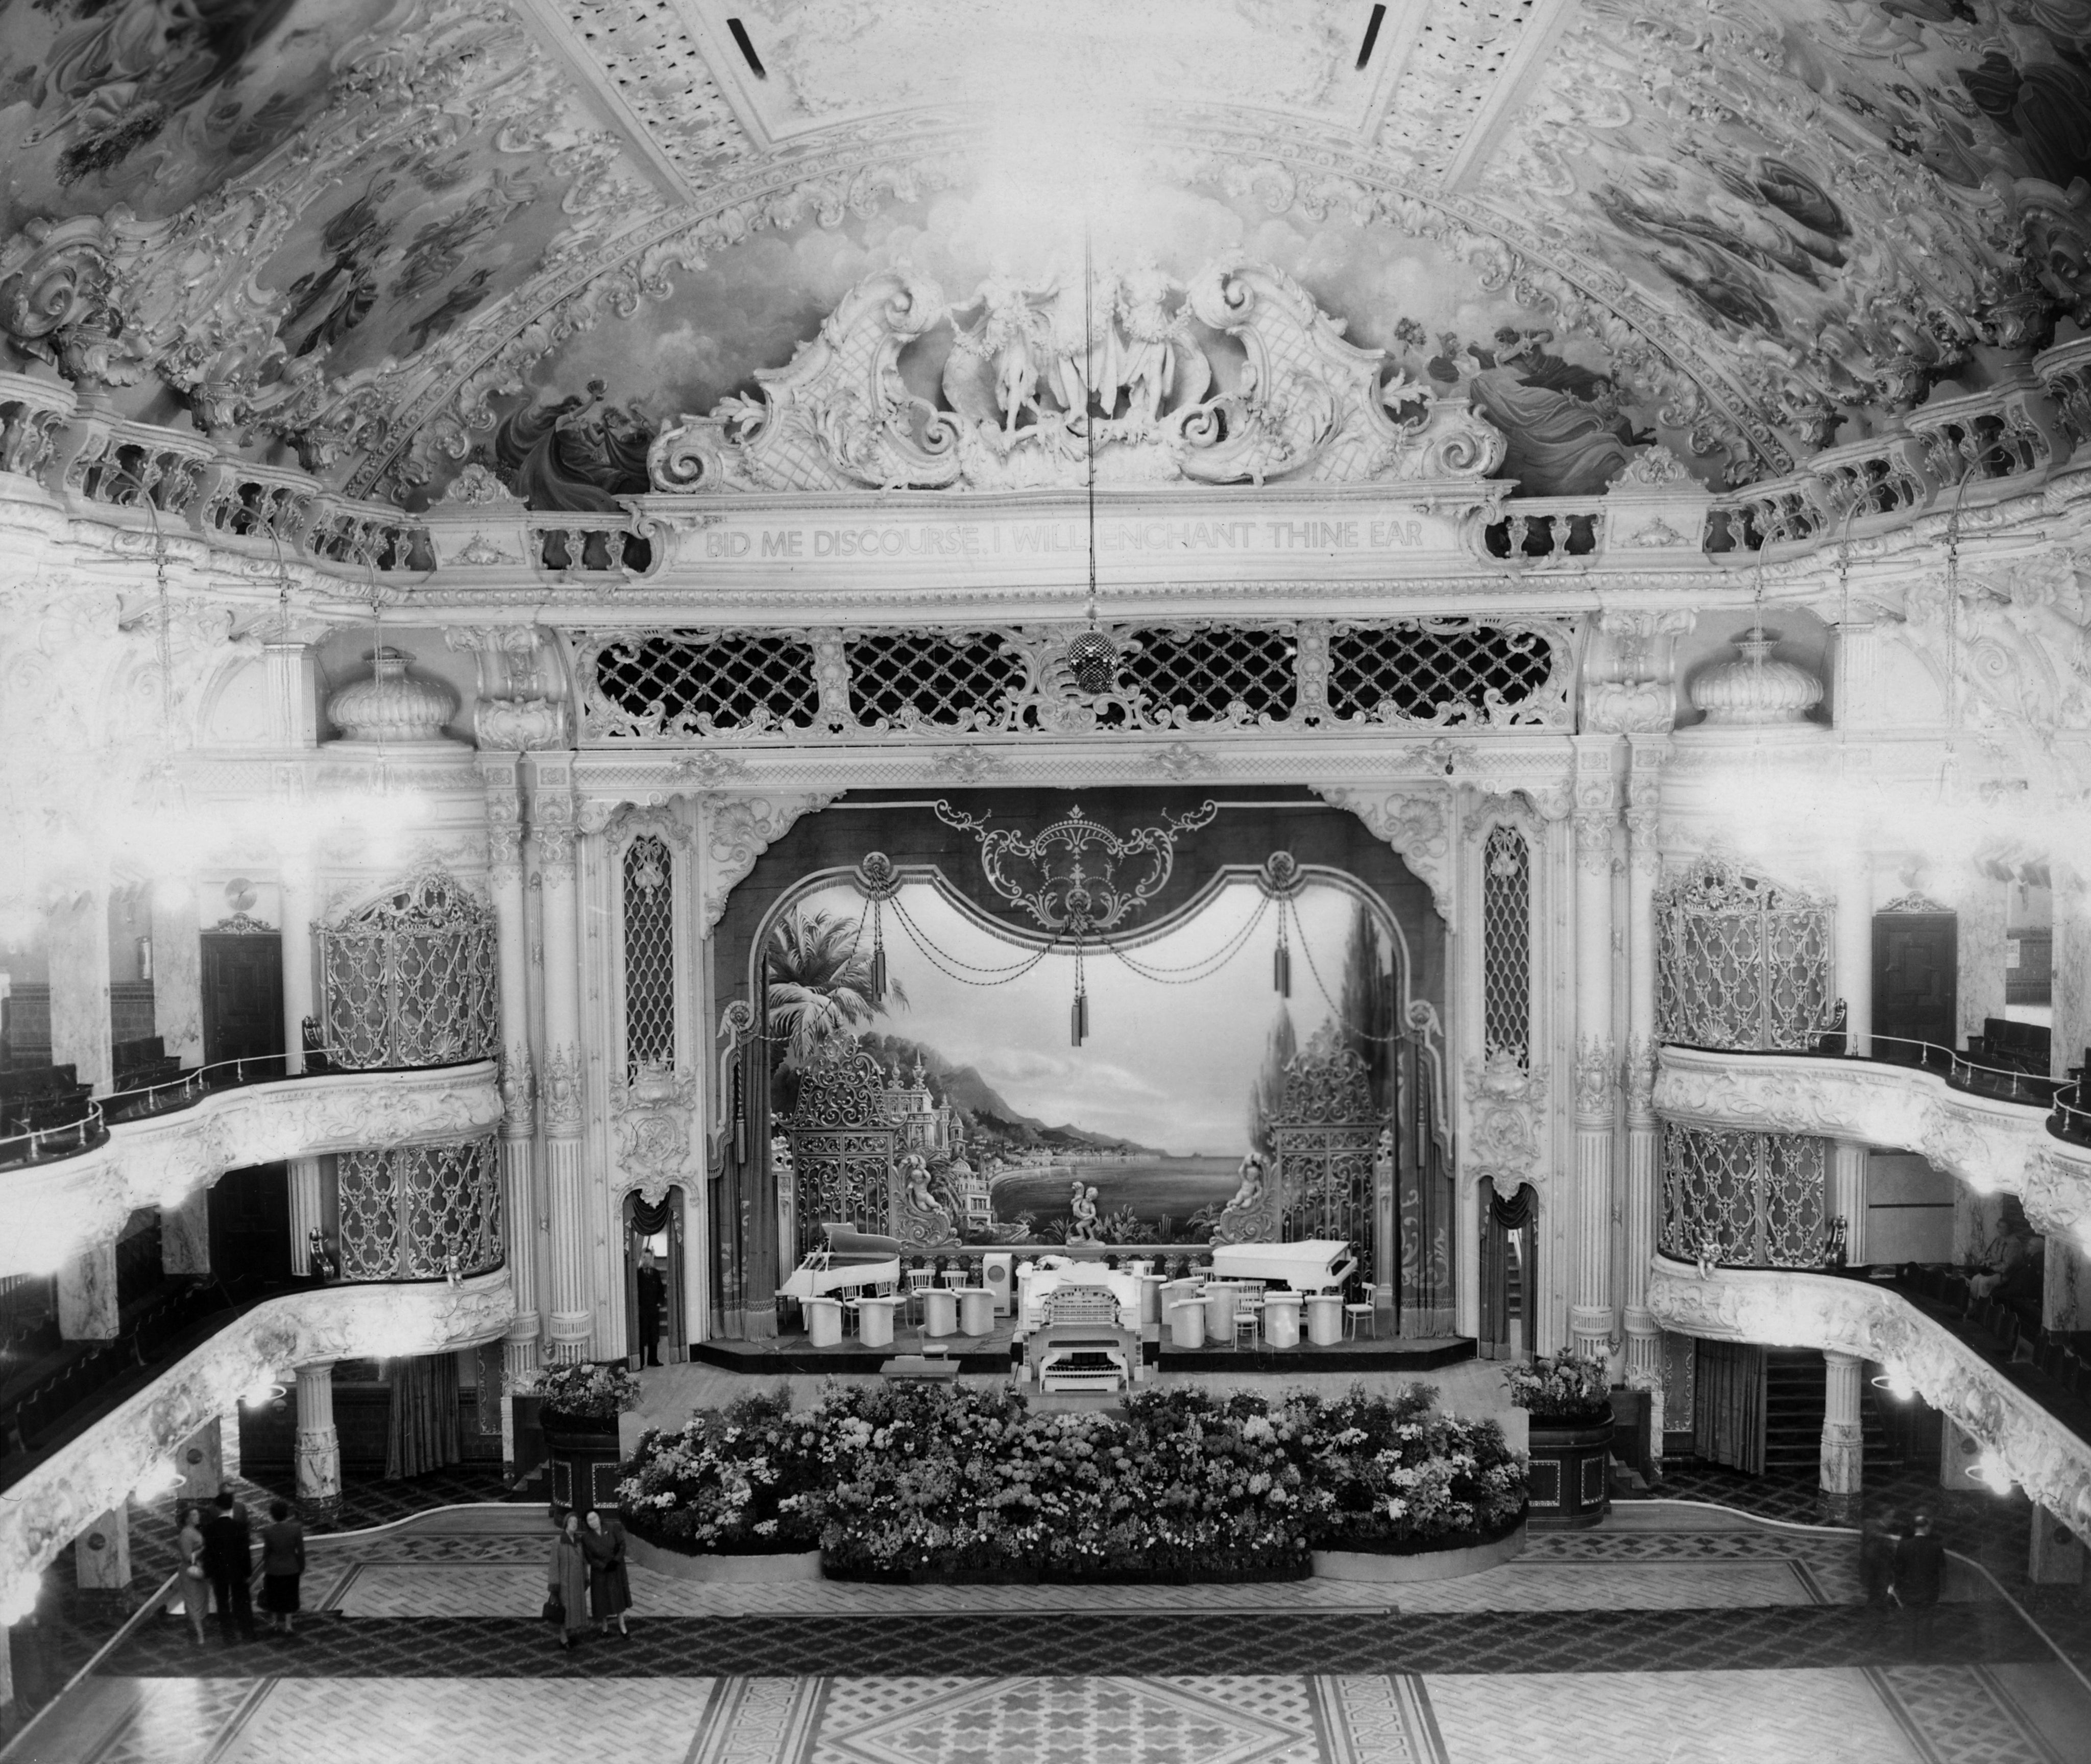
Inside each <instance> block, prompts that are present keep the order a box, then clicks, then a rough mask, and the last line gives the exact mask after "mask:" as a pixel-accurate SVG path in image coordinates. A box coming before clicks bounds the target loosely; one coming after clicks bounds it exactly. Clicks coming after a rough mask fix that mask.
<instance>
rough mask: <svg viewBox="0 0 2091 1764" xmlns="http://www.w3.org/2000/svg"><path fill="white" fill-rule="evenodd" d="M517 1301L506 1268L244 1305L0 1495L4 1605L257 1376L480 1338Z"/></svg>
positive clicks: (225, 1411) (499, 1326) (492, 1335)
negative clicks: (161, 1373) (0, 1498)
mask: <svg viewBox="0 0 2091 1764" xmlns="http://www.w3.org/2000/svg"><path fill="white" fill-rule="evenodd" d="M514 1312H515V1305H514V1299H513V1296H512V1293H511V1289H510V1287H509V1282H508V1277H507V1274H506V1273H505V1272H503V1273H497V1274H490V1275H486V1276H481V1278H479V1279H476V1280H462V1281H459V1283H457V1284H455V1285H453V1284H451V1283H449V1282H448V1281H443V1280H438V1281H434V1282H433V1283H426V1284H380V1285H338V1286H326V1287H315V1288H313V1289H309V1290H306V1291H301V1292H297V1293H291V1294H288V1295H287V1296H286V1297H281V1298H273V1299H269V1300H266V1301H264V1302H263V1303H261V1304H259V1305H257V1306H253V1307H252V1309H250V1310H245V1311H243V1312H242V1313H240V1314H239V1316H237V1317H236V1318H235V1319H232V1320H231V1322H230V1323H227V1325H226V1327H224V1328H223V1329H222V1330H220V1331H218V1332H217V1333H216V1334H214V1335H213V1336H211V1337H210V1338H209V1340H206V1341H205V1342H204V1343H203V1344H202V1345H200V1346H198V1347H197V1348H196V1349H193V1350H192V1352H191V1353H188V1354H187V1355H185V1356H184V1357H183V1358H182V1359H180V1360H179V1361H178V1362H176V1363H175V1365H174V1366H172V1367H171V1368H170V1370H168V1371H167V1373H166V1375H164V1376H163V1377H161V1378H158V1379H154V1380H153V1382H152V1383H150V1384H149V1385H147V1386H145V1387H144V1388H143V1389H141V1390H140V1391H138V1392H135V1393H134V1394H133V1395H132V1396H130V1397H129V1398H127V1400H125V1401H124V1402H123V1403H122V1404H121V1405H119V1406H118V1407H117V1408H116V1409H114V1410H113V1411H112V1412H111V1413H110V1414H108V1415H107V1416H106V1417H105V1418H103V1419H101V1421H100V1422H97V1423H96V1424H95V1425H94V1426H91V1427H88V1428H87V1429H85V1430H84V1431H82V1432H81V1433H80V1434H79V1435H76V1436H75V1438H73V1439H71V1440H69V1441H67V1443H66V1444H65V1445H63V1447H61V1448H58V1450H57V1451H55V1452H52V1453H51V1454H50V1456H48V1457H46V1458H45V1459H44V1460H43V1461H42V1462H41V1463H39V1464H37V1465H36V1466H35V1467H34V1468H33V1469H31V1470H30V1471H28V1474H25V1475H24V1476H23V1477H22V1478H20V1479H19V1481H17V1482H15V1483H14V1484H13V1486H11V1487H10V1488H9V1490H8V1491H7V1499H6V1501H5V1502H0V1605H19V1603H20V1602H21V1599H20V1594H22V1593H23V1592H24V1590H25V1589H26V1588H27V1587H28V1585H29V1583H30V1582H31V1581H32V1580H33V1577H35V1576H37V1575H38V1574H40V1573H42V1571H43V1570H44V1569H45V1568H47V1567H49V1566H50V1564H51V1562H52V1561H53V1560H54V1559H55V1558H56V1557H57V1556H58V1555H59V1553H60V1552H61V1551H63V1550H64V1549H65V1547H67V1544H69V1543H70V1542H71V1540H72V1539H73V1538H75V1537H77V1536H78V1535H79V1534H80V1533H81V1532H83V1531H84V1530H87V1528H88V1526H89V1525H92V1524H93V1522H94V1521H95V1520H96V1519H97V1518H98V1517H100V1516H101V1514H103V1513H105V1512H108V1511H109V1509H110V1508H112V1507H115V1506H118V1505H119V1504H122V1503H123V1501H125V1500H126V1499H128V1498H129V1497H130V1495H131V1491H132V1490H133V1489H134V1488H136V1487H137V1486H138V1485H139V1484H140V1482H142V1481H144V1479H145V1478H146V1477H147V1476H148V1474H149V1473H150V1472H152V1471H153V1469H155V1468H156V1467H157V1466H159V1465H164V1464H165V1463H166V1461H168V1459H169V1458H170V1456H171V1454H172V1453H173V1452H175V1450H176V1449H177V1448H179V1446H180V1445H181V1444H182V1443H183V1441H184V1440H186V1439H188V1438H189V1437H190V1436H191V1435H193V1434H194V1433H195V1432H196V1431H197V1429H199V1428H200V1427H202V1426H205V1425H207V1424H208V1423H209V1422H212V1421H213V1420H217V1419H218V1418H222V1417H225V1416H229V1415H231V1413H234V1411H235V1409H236V1408H237V1406H238V1405H239V1400H240V1398H241V1397H242V1396H243V1395H244V1394H245V1393H246V1392H248V1391H251V1390H252V1389H254V1388H256V1387H257V1386H264V1387H265V1386H267V1385H269V1384H272V1383H288V1382H289V1379H290V1375H291V1373H292V1371H293V1370H295V1368H297V1367H299V1366H313V1365H318V1364H321V1363H325V1362H334V1361H338V1360H355V1359H370V1360H386V1359H394V1358H397V1357H400V1356H402V1355H406V1354H433V1353H454V1352H455V1351H456V1350H458V1349H461V1348H469V1347H474V1346H476V1345H478V1344H480V1343H481V1342H485V1341H492V1340H497V1339H498V1338H499V1337H500V1336H501V1335H502V1332H504V1331H505V1330H506V1329H507V1327H508V1324H509V1322H510V1320H511V1318H512V1317H513V1315H514ZM166 1499H167V1500H168V1501H169V1502H170V1503H171V1501H172V1499H173V1497H172V1496H171V1495H170V1496H168V1497H166Z"/></svg>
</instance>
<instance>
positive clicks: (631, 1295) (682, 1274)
mask: <svg viewBox="0 0 2091 1764" xmlns="http://www.w3.org/2000/svg"><path fill="white" fill-rule="evenodd" d="M649 1252H650V1253H651V1254H652V1255H653V1262H654V1266H655V1267H657V1268H658V1269H659V1270H660V1272H661V1363H662V1365H663V1366H674V1365H676V1364H679V1362H682V1361H684V1360H687V1359H688V1358H689V1357H690V1343H689V1325H688V1316H689V1307H688V1302H687V1293H688V1289H687V1286H686V1284H685V1282H686V1280H687V1279H688V1268H687V1258H686V1257H685V1255H684V1254H683V1190H681V1188H680V1187H675V1188H670V1190H668V1192H667V1193H666V1194H663V1195H662V1197H661V1198H660V1200H659V1201H658V1202H657V1203H655V1204H654V1205H653V1206H651V1207H649V1206H648V1205H647V1204H646V1203H645V1201H644V1200H642V1199H641V1198H640V1197H639V1196H638V1195H636V1194H627V1195H626V1196H625V1197H624V1342H625V1355H626V1359H627V1363H629V1364H630V1365H631V1366H633V1367H635V1368H636V1366H638V1365H639V1364H640V1361H641V1359H642V1358H643V1357H644V1344H643V1343H642V1342H641V1341H640V1336H639V1269H640V1258H641V1257H642V1256H643V1255H645V1254H648V1253H649Z"/></svg>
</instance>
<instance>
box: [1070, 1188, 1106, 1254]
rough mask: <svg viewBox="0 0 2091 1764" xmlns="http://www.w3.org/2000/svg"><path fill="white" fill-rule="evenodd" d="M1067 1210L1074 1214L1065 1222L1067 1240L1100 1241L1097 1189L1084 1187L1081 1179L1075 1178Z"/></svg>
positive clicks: (1072, 1241) (1073, 1241)
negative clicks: (1073, 1189)
mask: <svg viewBox="0 0 2091 1764" xmlns="http://www.w3.org/2000/svg"><path fill="white" fill-rule="evenodd" d="M1068 1211H1070V1212H1071V1214H1072V1215H1074V1216H1073V1217H1072V1218H1071V1220H1069V1221H1068V1223H1067V1241H1068V1242H1070V1243H1095V1242H1097V1241H1100V1239H1099V1236H1098V1233H1097V1191H1096V1190H1094V1189H1093V1188H1092V1189H1084V1187H1083V1186H1082V1179H1081V1178H1080V1177H1076V1178H1075V1192H1074V1195H1073V1197H1072V1198H1071V1200H1070V1201H1069V1203H1068Z"/></svg>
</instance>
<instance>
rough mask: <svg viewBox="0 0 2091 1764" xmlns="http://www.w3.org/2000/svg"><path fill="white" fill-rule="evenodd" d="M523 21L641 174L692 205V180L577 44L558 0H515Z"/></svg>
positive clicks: (677, 199)
mask: <svg viewBox="0 0 2091 1764" xmlns="http://www.w3.org/2000/svg"><path fill="white" fill-rule="evenodd" d="M515 12H516V15H517V17H519V18H520V19H521V20H522V21H523V25H524V28H525V29H526V30H528V32H529V33H530V35H531V37H532V38H533V39H534V40H535V41H536V42H537V46H538V47H539V48H540V49H543V50H544V52H545V54H547V55H548V56H550V58H551V59H552V62H553V64H554V66H555V67H560V68H563V69H564V70H565V71H566V74H567V77H568V78H569V79H570V80H572V82H573V84H574V88H575V89H576V92H577V93H579V94H580V98H581V101H582V102H583V103H584V104H585V105H587V106H588V108H589V109H590V110H593V112H594V113H595V114H596V118H597V121H598V122H600V123H601V124H602V126H603V127H605V128H606V129H608V130H609V131H610V132H611V133H612V134H613V135H615V136H617V137H618V138H619V140H622V141H623V143H624V146H625V151H626V152H627V153H630V154H631V156H632V159H633V161H635V162H636V164H637V165H638V166H639V167H640V170H643V171H645V173H646V174H647V175H648V176H649V178H651V179H653V183H654V185H655V187H657V188H658V189H659V190H660V191H661V193H662V195H663V196H667V197H668V198H669V199H670V200H672V201H675V202H678V203H687V202H688V201H690V200H692V198H693V197H694V196H695V195H696V191H694V190H693V189H692V187H691V185H690V181H689V179H687V178H685V177H684V176H683V174H682V171H681V170H680V169H679V168H678V166H676V164H675V161H673V160H671V159H670V158H669V157H668V156H667V154H666V153H663V152H662V149H661V145H660V144H659V143H658V142H657V141H656V140H654V139H653V131H651V130H650V129H649V128H648V127H646V125H645V123H643V122H642V121H641V120H640V118H639V115H638V114H637V113H636V111H634V110H632V106H631V105H628V104H627V103H626V102H625V101H624V94H623V93H621V92H619V90H618V89H617V85H616V83H615V82H614V80H611V79H610V76H609V75H608V74H607V73H606V72H605V71H604V69H603V66H602V63H601V61H600V60H599V59H597V57H596V56H595V55H594V54H592V53H590V51H589V49H588V45H586V44H585V43H583V42H580V41H577V40H576V37H575V35H574V30H573V26H572V24H571V23H570V22H569V20H568V19H567V15H566V11H565V9H564V8H563V6H560V5H559V3H558V0H515Z"/></svg>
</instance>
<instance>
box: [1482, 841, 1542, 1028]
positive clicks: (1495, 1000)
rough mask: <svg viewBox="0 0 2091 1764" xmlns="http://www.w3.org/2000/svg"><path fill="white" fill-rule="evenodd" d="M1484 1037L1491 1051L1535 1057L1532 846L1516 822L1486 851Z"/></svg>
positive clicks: (1483, 852) (1489, 843)
mask: <svg viewBox="0 0 2091 1764" xmlns="http://www.w3.org/2000/svg"><path fill="white" fill-rule="evenodd" d="M1481 1036H1482V1040H1483V1043H1484V1045H1485V1048H1486V1051H1487V1052H1488V1053H1489V1055H1490V1056H1496V1055H1498V1054H1504V1053H1507V1054H1511V1055H1513V1056H1515V1058H1516V1061H1517V1063H1518V1065H1520V1067H1529V1065H1531V1060H1532V848H1531V847H1530V846H1529V845H1527V844H1526V843H1525V839H1524V834H1523V833H1520V832H1519V831H1518V830H1517V828H1515V827H1497V828H1491V829H1490V833H1489V837H1488V842H1487V844H1486V845H1485V846H1484V847H1483V848H1482V854H1481Z"/></svg>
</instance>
